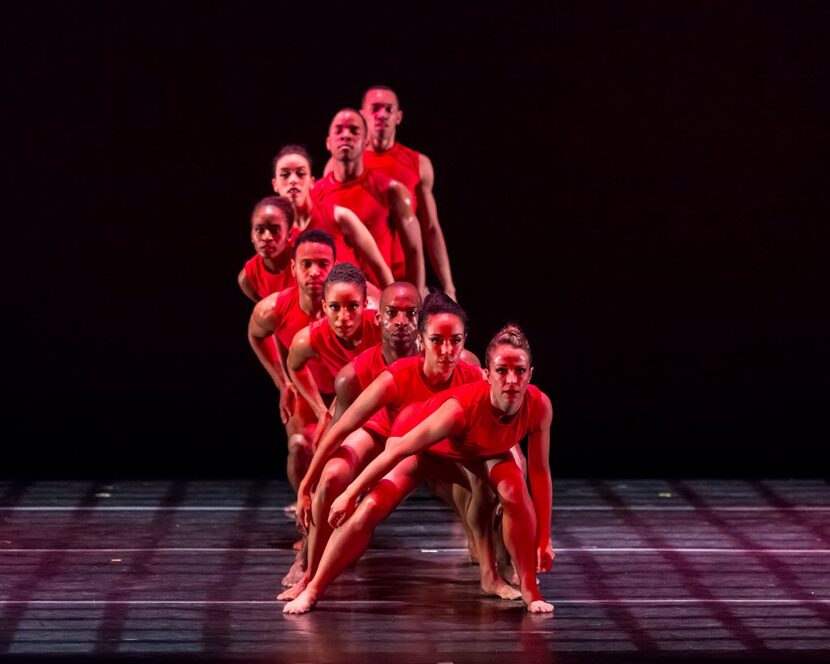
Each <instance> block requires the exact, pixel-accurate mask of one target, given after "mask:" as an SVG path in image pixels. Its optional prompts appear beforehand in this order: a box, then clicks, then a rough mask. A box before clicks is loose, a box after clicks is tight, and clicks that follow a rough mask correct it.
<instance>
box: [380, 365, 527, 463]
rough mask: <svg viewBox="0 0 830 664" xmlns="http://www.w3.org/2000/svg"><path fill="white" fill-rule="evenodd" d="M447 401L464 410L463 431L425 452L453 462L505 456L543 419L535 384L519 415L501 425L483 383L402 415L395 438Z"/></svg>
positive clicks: (394, 430) (438, 396) (444, 394)
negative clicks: (457, 403) (455, 460)
mask: <svg viewBox="0 0 830 664" xmlns="http://www.w3.org/2000/svg"><path fill="white" fill-rule="evenodd" d="M448 399H456V400H457V401H458V402H459V403H460V404H461V407H462V408H463V409H464V429H463V430H462V432H461V433H460V434H458V435H456V436H453V437H452V438H445V439H444V440H441V441H438V442H437V443H435V444H434V445H432V446H431V447H429V448H427V449H426V450H425V452H427V453H429V454H435V455H437V456H442V457H448V458H451V459H486V458H489V457H494V456H498V455H500V454H504V453H505V452H508V451H509V450H510V449H511V448H512V447H513V446H514V445H516V444H517V443H518V442H519V441H521V440H522V438H524V437H525V436H526V435H527V433H528V431H529V430H530V428H531V427H532V426H533V425H534V424H535V423H537V422H539V421H540V419H541V417H542V400H543V393H542V391H541V390H540V389H539V388H537V387H536V386H535V385H528V388H527V392H526V393H525V398H524V400H523V401H522V405H521V407H520V408H519V412H517V413H516V414H515V415H514V416H513V417H511V418H510V420H509V421H508V422H504V423H502V422H499V421H498V419H497V418H496V415H495V413H494V412H493V411H494V409H493V406H492V404H491V403H490V384H489V383H488V382H487V381H486V380H482V381H479V382H477V383H472V384H469V385H462V386H461V387H457V388H453V389H450V390H447V391H445V392H441V393H440V394H436V395H435V396H434V397H432V398H431V399H429V400H428V401H425V402H424V403H422V404H418V405H417V406H415V407H414V408H412V409H411V410H407V411H406V412H404V413H402V414H401V416H400V417H399V418H398V419H397V420H395V424H394V426H393V427H392V435H394V436H402V435H403V434H404V433H406V432H407V431H409V430H411V429H412V428H414V427H415V426H416V425H417V424H419V423H421V422H423V421H424V420H425V419H426V418H427V417H428V416H429V415H431V414H432V413H434V412H435V411H436V410H438V408H439V407H440V406H441V404H443V403H444V402H445V401H447V400H448Z"/></svg>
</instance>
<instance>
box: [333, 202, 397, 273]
mask: <svg viewBox="0 0 830 664" xmlns="http://www.w3.org/2000/svg"><path fill="white" fill-rule="evenodd" d="M334 222H335V223H336V224H337V226H338V228H339V229H340V232H341V233H343V237H345V238H346V240H347V241H348V243H349V244H350V245H351V246H352V247H354V248H355V251H356V252H357V255H358V256H360V257H362V258H364V259H365V260H366V262H367V263H368V264H369V267H371V268H372V272H374V273H375V275H376V276H377V278H378V279H379V280H380V283H379V284H378V286H380V287H381V288H386V286H388V285H389V284H391V283H392V282H393V281H394V280H395V278H394V277H393V276H392V270H391V268H390V267H389V266H388V265H387V264H386V261H384V260H383V254H381V253H380V249H378V243H377V242H375V238H373V237H372V234H371V233H370V232H369V229H368V228H366V225H365V224H364V223H363V222H362V221H361V220H360V218H359V217H358V216H357V215H356V214H355V213H354V212H352V211H351V210H350V209H349V208H345V207H341V206H339V205H335V206H334Z"/></svg>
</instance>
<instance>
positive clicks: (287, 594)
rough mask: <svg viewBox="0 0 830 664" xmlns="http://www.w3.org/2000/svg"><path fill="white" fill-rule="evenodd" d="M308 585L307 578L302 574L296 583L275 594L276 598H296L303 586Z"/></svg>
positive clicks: (280, 599) (284, 599) (284, 600)
mask: <svg viewBox="0 0 830 664" xmlns="http://www.w3.org/2000/svg"><path fill="white" fill-rule="evenodd" d="M307 585H308V579H306V578H305V576H303V577H302V578H300V580H299V581H297V583H295V584H294V585H293V586H291V587H290V588H289V589H288V590H283V591H282V592H281V593H280V594H279V595H277V599H278V600H279V601H281V602H286V601H289V600H292V599H297V597H299V596H300V593H301V592H303V590H305V587H306V586H307Z"/></svg>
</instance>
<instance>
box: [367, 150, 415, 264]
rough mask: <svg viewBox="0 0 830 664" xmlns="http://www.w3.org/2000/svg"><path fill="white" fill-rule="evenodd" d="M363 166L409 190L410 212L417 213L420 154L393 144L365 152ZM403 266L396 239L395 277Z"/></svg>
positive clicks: (393, 260)
mask: <svg viewBox="0 0 830 664" xmlns="http://www.w3.org/2000/svg"><path fill="white" fill-rule="evenodd" d="M363 165H364V166H365V167H366V168H373V169H375V170H377V171H380V172H381V173H383V174H384V175H386V176H387V177H390V178H392V179H393V180H397V181H398V182H400V183H401V184H403V185H405V186H406V188H407V189H409V193H410V194H412V211H413V212H417V210H418V196H417V194H416V193H415V191H416V187H417V186H418V185H419V184H420V182H421V155H420V153H418V152H415V150H413V149H412V148H408V147H406V146H405V145H401V144H400V143H395V144H394V145H393V146H392V147H391V148H389V149H388V150H387V151H386V152H372V151H371V150H365V151H364V152H363ZM404 264H405V260H404V255H403V248H402V247H401V242H400V238H399V237H396V238H395V244H394V247H393V249H392V266H393V268H392V271H393V272H395V276H396V277H397V276H398V274H397V272H396V270H397V269H403V267H404Z"/></svg>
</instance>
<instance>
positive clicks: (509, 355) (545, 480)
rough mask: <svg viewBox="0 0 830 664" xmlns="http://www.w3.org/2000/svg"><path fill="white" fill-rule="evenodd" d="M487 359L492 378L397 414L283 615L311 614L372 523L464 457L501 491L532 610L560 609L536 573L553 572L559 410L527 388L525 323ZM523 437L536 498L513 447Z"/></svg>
mask: <svg viewBox="0 0 830 664" xmlns="http://www.w3.org/2000/svg"><path fill="white" fill-rule="evenodd" d="M485 361H486V374H487V380H486V381H478V382H476V383H470V384H467V385H463V386H460V387H456V388H453V389H450V390H446V391H445V392H441V393H439V394H437V395H435V396H434V397H432V398H431V399H429V400H428V401H426V402H423V403H421V404H418V405H412V406H409V407H408V408H406V409H404V410H403V411H402V412H401V413H400V415H399V416H398V418H397V420H396V421H395V425H394V427H393V430H392V437H391V438H389V440H388V441H387V445H386V449H385V450H384V451H383V452H381V453H380V454H379V455H378V456H377V457H375V459H374V460H373V461H372V462H371V463H370V464H369V465H368V466H366V468H365V469H364V470H363V472H362V473H360V475H359V476H358V477H357V478H356V479H355V480H354V481H353V482H352V483H351V484H349V486H348V487H347V488H346V490H345V491H344V492H343V493H342V494H341V495H340V496H339V497H338V498H337V499H336V500H335V501H334V502H333V503H332V507H331V511H330V513H329V524H330V525H331V526H332V527H334V528H335V531H334V534H333V535H332V537H331V539H330V540H329V543H328V546H327V547H326V550H325V552H324V554H323V558H322V560H321V561H320V564H319V566H318V568H317V572H316V574H315V575H314V577H313V578H312V579H311V580H310V581H309V582H308V584H307V585H306V588H305V590H303V592H302V593H301V594H300V595H299V596H298V597H297V598H296V599H295V600H293V601H291V602H289V603H288V604H286V605H285V607H284V609H283V611H284V612H285V613H306V612H308V611H310V610H311V609H312V608H313V607H314V605H315V604H316V603H317V600H318V599H319V598H320V596H321V595H322V593H323V592H324V591H325V589H326V587H327V586H328V585H329V583H331V582H332V581H333V580H334V579H335V578H337V577H338V576H339V575H340V574H341V573H342V572H343V570H345V569H347V568H348V566H349V565H351V564H352V563H353V562H354V561H355V560H357V559H358V558H359V557H360V555H361V554H362V553H363V552H364V551H365V550H366V548H367V546H368V545H369V541H370V540H371V537H372V534H373V532H374V529H375V526H376V525H377V524H378V523H379V522H380V521H381V520H383V519H384V518H385V517H386V516H387V515H388V514H389V513H390V512H391V511H392V510H393V509H394V508H395V507H396V506H397V505H398V504H399V503H400V501H401V500H402V499H403V498H404V497H405V496H407V495H408V494H409V493H410V492H411V491H412V490H413V489H415V487H416V486H417V485H418V483H419V482H420V480H421V479H423V478H424V476H425V475H426V474H427V473H428V472H432V471H433V470H434V469H435V468H436V467H438V466H439V464H437V463H436V460H437V459H440V458H442V457H443V458H445V459H452V460H457V461H459V462H460V463H462V464H463V465H464V466H465V467H466V468H468V469H469V470H470V471H471V472H473V473H475V474H477V475H478V476H480V477H481V478H482V479H484V480H485V481H486V482H487V483H488V484H489V485H490V487H491V488H492V489H493V491H494V492H495V493H496V495H497V496H498V499H499V502H500V503H501V505H502V508H503V509H504V517H503V521H502V527H503V532H504V539H505V543H506V545H507V549H508V551H509V552H510V556H511V558H512V559H513V562H514V565H515V566H516V570H517V573H518V577H519V586H520V591H521V595H522V601H523V602H524V603H525V605H526V607H527V610H528V611H530V612H531V613H551V612H552V611H553V606H552V605H551V604H548V603H547V602H545V601H544V600H543V599H542V595H541V593H540V591H539V587H538V584H537V580H536V572H537V571H547V570H548V569H550V567H551V565H552V563H553V555H554V554H553V547H552V545H551V540H550V520H551V505H552V499H553V490H552V485H551V479H550V465H549V459H548V454H549V449H550V425H551V422H552V419H553V408H552V406H551V403H550V399H548V397H547V396H546V395H545V394H543V393H542V392H541V391H540V390H539V389H538V388H536V387H535V386H533V385H530V378H531V376H532V374H533V369H532V364H531V353H530V345H529V344H528V342H527V339H526V338H525V336H524V334H522V332H521V330H519V328H517V327H515V326H507V327H505V328H503V329H502V330H500V331H499V332H498V333H497V334H496V336H495V337H494V338H493V340H492V341H491V342H490V344H489V346H488V347H487V354H486V358H485ZM402 434H403V435H402ZM525 435H528V437H529V439H528V452H529V463H528V468H529V476H530V487H531V491H532V494H533V499H532V500H531V497H530V494H528V490H527V485H526V484H525V480H524V477H523V475H522V470H521V468H520V467H519V464H518V463H517V462H516V458H515V456H514V455H513V454H511V453H510V450H511V448H512V447H513V446H514V445H516V444H517V443H518V442H519V441H520V440H521V439H522V438H524V436H525ZM398 436H401V437H398ZM381 478H382V479H381ZM367 490H368V493H367V494H366V496H365V497H364V498H363V500H361V501H360V504H359V505H357V499H358V498H359V497H360V496H361V495H362V494H363V492H364V491H367Z"/></svg>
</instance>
